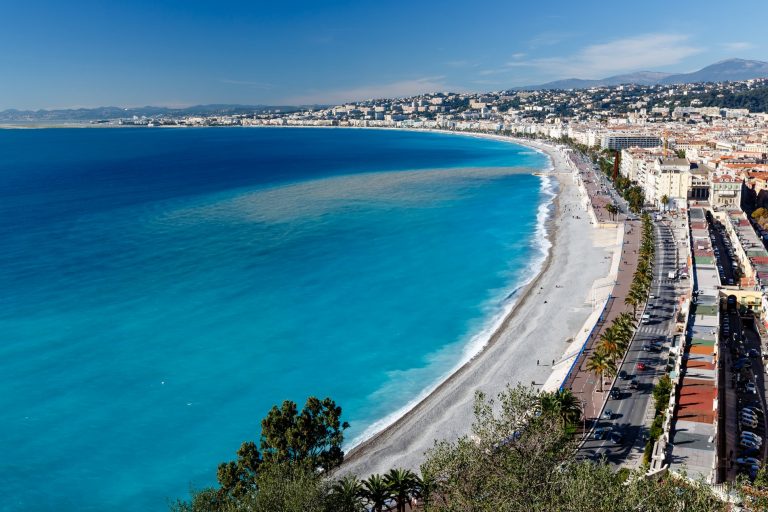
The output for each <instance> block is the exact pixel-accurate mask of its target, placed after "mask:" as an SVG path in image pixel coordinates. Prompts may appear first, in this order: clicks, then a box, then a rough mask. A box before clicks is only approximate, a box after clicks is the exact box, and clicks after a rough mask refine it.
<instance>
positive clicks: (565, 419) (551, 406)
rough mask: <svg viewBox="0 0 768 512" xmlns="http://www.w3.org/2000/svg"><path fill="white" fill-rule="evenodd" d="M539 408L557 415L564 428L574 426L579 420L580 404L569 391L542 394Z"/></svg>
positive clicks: (561, 390)
mask: <svg viewBox="0 0 768 512" xmlns="http://www.w3.org/2000/svg"><path fill="white" fill-rule="evenodd" d="M541 408H542V410H544V411H547V412H550V413H552V414H555V415H557V416H558V417H559V418H560V421H561V422H562V423H563V425H564V426H573V425H576V424H577V423H578V422H579V420H580V419H581V403H580V402H579V399H578V398H576V395H574V394H573V392H572V391H571V390H570V389H559V390H557V391H555V392H553V393H542V394H541Z"/></svg>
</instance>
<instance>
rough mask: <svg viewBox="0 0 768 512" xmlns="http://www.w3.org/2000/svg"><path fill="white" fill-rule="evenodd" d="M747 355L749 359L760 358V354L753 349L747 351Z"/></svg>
mask: <svg viewBox="0 0 768 512" xmlns="http://www.w3.org/2000/svg"><path fill="white" fill-rule="evenodd" d="M747 355H749V357H760V352H758V350H757V349H755V348H751V349H749V352H748V353H747Z"/></svg>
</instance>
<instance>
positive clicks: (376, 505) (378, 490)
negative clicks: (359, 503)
mask: <svg viewBox="0 0 768 512" xmlns="http://www.w3.org/2000/svg"><path fill="white" fill-rule="evenodd" d="M363 497H364V498H365V500H366V501H367V502H368V505H369V506H371V507H372V508H373V510H374V511H375V512H382V510H384V507H385V506H386V505H387V503H388V502H389V500H391V499H392V498H393V495H392V490H391V489H390V487H389V485H387V482H386V481H385V480H384V478H383V477H382V476H381V475H371V476H369V477H368V478H367V479H366V480H363Z"/></svg>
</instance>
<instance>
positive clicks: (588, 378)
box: [563, 155, 642, 421]
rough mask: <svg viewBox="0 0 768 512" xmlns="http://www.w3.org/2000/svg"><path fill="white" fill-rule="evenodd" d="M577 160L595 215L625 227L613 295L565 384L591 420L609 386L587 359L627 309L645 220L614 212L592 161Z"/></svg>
mask: <svg viewBox="0 0 768 512" xmlns="http://www.w3.org/2000/svg"><path fill="white" fill-rule="evenodd" d="M571 158H572V160H573V162H574V164H575V165H576V166H577V168H578V169H579V178H580V179H581V181H582V183H583V184H584V188H585V189H586V190H587V193H588V195H589V201H590V204H591V205H592V207H593V209H594V213H595V216H596V218H597V220H598V222H599V223H611V224H613V223H615V222H619V229H621V230H622V235H623V236H622V237H621V242H620V244H621V253H620V255H619V256H618V262H617V265H616V267H617V268H616V269H612V270H614V274H615V275H614V276H613V277H612V278H611V280H612V281H613V287H612V291H611V292H610V298H609V300H608V301H607V302H606V303H605V306H604V309H603V312H602V314H601V315H600V317H599V318H598V321H597V324H596V325H595V328H594V329H593V331H592V333H591V335H590V337H589V339H588V340H587V341H586V346H585V348H584V350H583V351H582V352H581V353H580V354H579V357H578V360H577V361H576V363H575V364H574V367H573V370H572V371H571V372H570V374H569V375H568V377H567V379H566V381H565V382H564V383H563V387H565V388H569V389H570V390H571V391H573V393H574V394H575V395H576V397H577V398H578V399H579V400H581V401H582V404H583V407H584V415H585V418H586V419H587V420H588V421H592V420H594V419H595V418H597V417H598V415H599V413H600V410H601V409H602V406H603V402H604V399H605V395H606V394H607V392H608V389H609V388H610V386H603V388H604V390H603V392H600V391H598V390H599V389H600V387H601V386H600V383H599V380H598V378H597V377H596V376H595V375H594V374H593V373H591V372H590V371H588V370H587V368H586V365H587V360H588V359H589V357H590V356H591V355H592V354H593V353H594V350H595V347H596V346H597V344H598V343H599V341H600V336H601V335H602V334H603V332H605V329H606V328H607V327H608V326H610V325H611V323H612V322H613V320H614V319H615V318H616V317H618V316H619V314H621V313H623V312H625V311H627V306H626V305H625V304H624V299H625V298H626V296H627V293H628V292H629V289H630V287H631V285H632V277H633V274H634V273H635V270H637V259H638V255H637V251H638V249H639V247H640V239H641V234H642V227H641V226H642V224H641V221H639V220H627V219H626V216H625V215H623V214H619V215H617V218H614V217H613V216H611V214H610V213H609V212H608V210H607V209H606V206H607V205H608V204H610V203H612V202H613V201H612V200H611V198H610V195H609V194H608V193H607V192H604V191H603V190H602V189H601V186H600V184H599V178H598V176H596V174H595V171H594V169H593V168H592V167H591V165H590V164H588V163H586V162H584V161H583V160H582V159H581V158H580V157H579V156H573V155H572V156H571Z"/></svg>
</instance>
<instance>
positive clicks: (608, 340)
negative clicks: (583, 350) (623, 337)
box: [598, 325, 622, 360]
mask: <svg viewBox="0 0 768 512" xmlns="http://www.w3.org/2000/svg"><path fill="white" fill-rule="evenodd" d="M598 350H600V352H602V353H603V354H605V355H606V356H608V357H609V358H611V359H613V360H616V359H617V358H619V357H620V356H621V353H622V352H621V341H620V339H619V334H618V332H617V330H616V329H615V328H614V326H613V325H611V326H609V327H608V328H606V329H605V330H604V331H603V333H602V334H601V335H600V341H599V342H598Z"/></svg>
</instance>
